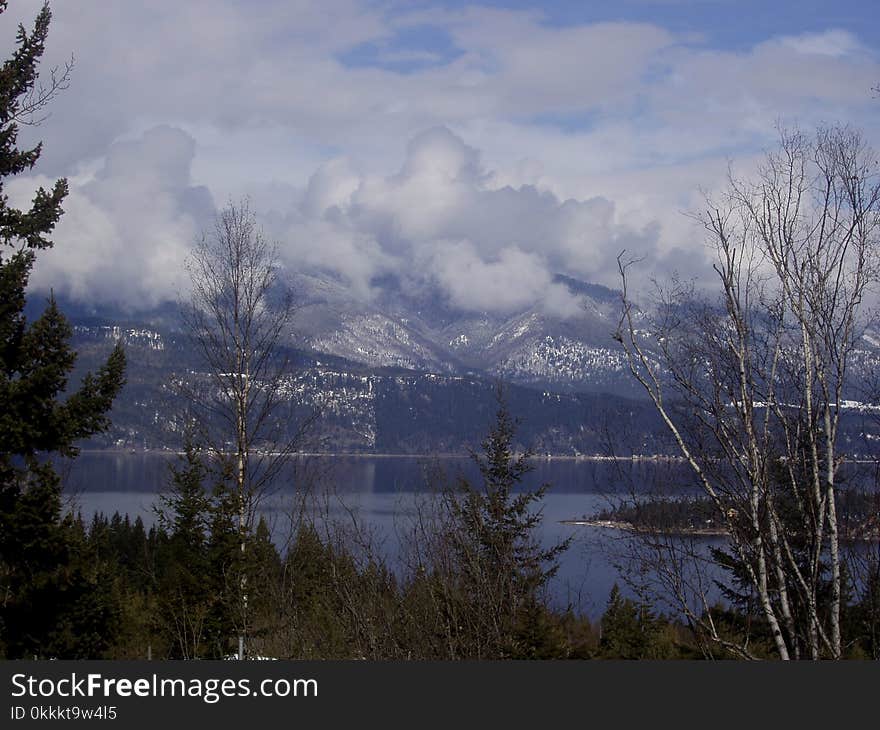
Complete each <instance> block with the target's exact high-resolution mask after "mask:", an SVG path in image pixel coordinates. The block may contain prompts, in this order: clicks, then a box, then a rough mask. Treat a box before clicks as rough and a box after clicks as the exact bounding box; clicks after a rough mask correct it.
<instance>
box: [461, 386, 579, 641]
mask: <svg viewBox="0 0 880 730" xmlns="http://www.w3.org/2000/svg"><path fill="white" fill-rule="evenodd" d="M496 399H497V402H498V410H497V413H496V416H495V422H494V424H493V425H492V427H491V428H490V429H489V432H488V435H487V437H486V438H485V439H484V440H483V442H482V444H481V451H480V453H474V454H473V455H472V457H473V460H474V461H475V463H476V465H477V467H478V469H479V472H480V475H481V477H482V484H479V485H474V484H472V483H471V482H470V481H469V480H467V479H464V478H462V479H460V481H459V485H458V487H459V488H458V490H456V491H449V492H447V493H446V495H445V497H446V509H447V511H448V514H449V515H450V518H451V519H450V522H449V524H450V527H451V529H450V530H449V535H448V539H449V541H450V544H451V547H452V551H453V554H454V555H455V565H456V573H457V574H458V580H459V590H460V591H461V594H462V595H461V598H462V599H463V604H464V605H463V606H462V608H461V610H463V612H464V615H465V617H466V620H465V621H464V622H462V623H463V625H469V626H470V627H472V628H471V629H470V630H468V633H469V634H470V635H469V636H463V637H462V639H463V641H464V647H465V648H464V651H465V652H466V653H472V652H473V653H475V655H476V656H479V657H495V658H504V657H517V656H532V655H535V654H536V653H542V652H544V651H545V650H546V648H541V647H543V645H544V644H546V643H547V642H548V641H549V640H550V639H549V636H540V637H539V636H538V633H540V632H538V629H539V628H540V627H541V626H543V627H544V628H545V629H546V630H547V631H548V632H549V631H550V630H551V628H550V626H549V624H545V623H542V622H541V621H539V617H540V616H541V613H542V612H541V608H542V606H541V601H542V591H543V589H544V588H545V586H546V585H547V583H548V581H549V580H550V579H551V578H552V577H553V576H554V575H555V574H556V571H557V570H558V567H559V565H558V558H559V556H560V555H561V554H562V553H563V552H564V551H565V550H567V549H568V547H569V545H570V542H571V541H570V539H569V540H564V541H562V542H561V543H559V544H557V545H554V546H552V547H549V548H544V547H542V545H541V544H540V542H539V540H538V538H537V536H536V535H537V531H538V529H539V528H540V524H541V520H542V515H541V511H540V508H539V505H540V503H541V500H542V499H543V497H544V494H545V493H546V492H547V489H548V488H549V485H548V484H543V485H541V486H540V487H538V488H537V489H533V490H519V489H518V487H519V485H520V483H521V482H522V480H523V479H524V478H525V477H526V475H527V474H528V473H529V472H530V471H532V469H533V466H532V464H531V463H530V461H529V460H530V457H531V456H532V454H531V452H529V451H526V452H524V453H520V454H516V453H515V452H514V438H515V435H516V425H517V424H516V421H515V420H514V418H513V417H512V416H511V414H510V412H509V411H508V409H507V405H506V403H505V401H504V395H503V392H502V390H501V389H500V388H499V390H498V392H497V394H496Z"/></svg>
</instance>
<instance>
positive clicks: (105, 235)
mask: <svg viewBox="0 0 880 730" xmlns="http://www.w3.org/2000/svg"><path fill="white" fill-rule="evenodd" d="M193 154H194V141H193V140H192V138H191V137H189V136H188V135H186V134H185V133H184V132H182V131H180V130H178V129H173V128H171V127H157V128H155V129H153V130H150V131H149V132H147V133H146V134H145V135H144V136H143V137H142V138H140V139H138V140H135V141H130V142H124V143H119V144H116V145H114V146H113V147H111V148H110V151H109V152H108V154H107V157H106V160H105V162H104V165H103V166H102V167H101V168H100V169H99V170H98V172H97V173H96V175H95V176H94V178H93V179H92V180H90V181H88V182H80V183H79V184H74V185H72V187H71V190H70V194H69V196H68V198H67V199H66V201H65V203H64V211H65V212H64V215H63V217H62V218H61V221H60V223H59V225H58V226H57V228H56V230H55V233H54V235H53V240H54V241H55V246H54V247H53V248H52V249H50V250H48V251H45V252H43V253H41V254H40V256H39V257H38V259H37V265H36V267H35V269H34V275H33V279H32V285H33V286H34V287H36V288H38V289H48V288H54V289H55V290H56V291H58V292H60V293H64V294H67V295H69V296H71V297H74V298H76V299H79V300H81V301H86V302H102V303H106V302H112V303H115V304H119V305H122V306H123V307H126V308H140V307H150V306H154V305H156V304H158V303H160V302H163V301H167V300H173V299H174V298H176V296H177V294H178V291H179V289H180V288H181V287H185V286H186V281H185V278H182V277H181V272H182V270H183V264H184V260H185V258H186V255H187V253H188V251H189V249H190V246H191V244H192V242H193V241H194V239H195V237H196V236H197V235H198V233H199V231H200V230H201V229H202V228H203V227H204V225H205V224H206V223H207V222H208V221H209V220H210V216H211V215H212V213H213V202H212V200H211V196H210V193H209V192H208V191H207V189H205V188H199V187H194V186H192V185H190V180H189V168H190V164H191V162H192V157H193ZM15 183H16V185H15V186H14V187H13V188H12V191H13V192H14V193H15V195H16V197H17V201H16V202H18V203H19V204H22V203H23V201H24V200H25V199H26V198H27V195H28V192H29V190H30V189H33V187H34V186H35V185H36V184H42V185H44V186H46V185H49V184H51V181H49V180H48V179H46V178H23V179H20V180H16V181H15Z"/></svg>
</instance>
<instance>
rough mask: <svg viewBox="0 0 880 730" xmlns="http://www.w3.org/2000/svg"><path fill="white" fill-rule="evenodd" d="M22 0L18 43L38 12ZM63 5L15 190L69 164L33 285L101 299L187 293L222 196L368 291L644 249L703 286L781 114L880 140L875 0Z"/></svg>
mask: <svg viewBox="0 0 880 730" xmlns="http://www.w3.org/2000/svg"><path fill="white" fill-rule="evenodd" d="M11 5H12V6H13V7H12V8H10V10H9V11H8V12H7V13H5V14H4V15H3V16H0V42H3V43H5V44H6V46H7V48H8V47H10V45H11V41H12V37H13V33H14V27H15V21H17V20H19V19H21V20H25V21H27V20H28V18H32V17H33V15H34V14H35V13H36V11H37V9H38V8H39V5H40V2H39V0H20V2H15V3H12V4H11ZM53 7H54V10H55V17H54V21H53V24H52V28H51V31H50V38H49V43H48V50H47V59H46V62H47V64H53V63H60V62H62V61H63V60H64V59H65V58H68V57H69V56H70V54H74V56H75V57H76V67H75V69H74V74H73V77H72V80H71V86H70V89H69V90H68V91H67V92H66V93H65V94H63V95H62V96H61V97H60V98H59V99H58V100H57V101H56V103H55V104H54V106H53V110H52V111H53V116H52V117H51V119H49V120H48V121H47V122H46V123H45V124H43V125H42V126H41V127H39V128H37V129H35V130H27V131H26V132H25V134H26V135H31V138H32V139H42V140H44V142H45V152H44V156H43V159H42V160H41V163H40V166H39V167H38V169H36V170H35V171H34V174H33V175H30V176H25V177H23V178H21V179H19V180H17V181H16V184H15V185H12V186H11V187H10V188H9V190H10V194H11V195H13V197H14V198H15V196H18V197H19V198H20V199H21V200H26V199H27V198H28V196H29V195H30V194H31V193H32V191H33V188H34V187H35V186H36V185H38V184H41V183H44V182H46V181H49V180H51V179H52V178H54V177H56V176H59V175H66V176H68V177H69V179H70V182H71V189H72V192H71V196H70V199H69V200H68V203H67V214H66V215H65V217H64V219H63V220H62V223H61V225H60V227H59V229H58V237H57V238H58V241H59V244H58V245H57V246H56V248H55V249H54V250H53V251H52V252H51V254H50V255H47V256H45V257H44V260H43V261H41V263H40V268H39V269H38V270H37V271H36V273H35V277H34V286H35V287H37V288H40V287H42V288H47V287H48V286H54V287H55V289H56V290H59V291H64V292H65V293H67V294H69V295H70V296H74V297H77V298H80V299H84V300H95V301H98V300H100V301H119V300H124V301H125V302H126V303H127V304H129V305H131V306H135V307H137V306H151V305H153V304H156V303H157V302H160V301H162V300H163V299H168V298H172V297H174V296H175V295H176V292H177V290H178V288H179V287H180V286H181V277H180V272H181V268H182V263H183V261H184V260H185V258H186V255H187V253H188V251H189V248H190V246H191V243H192V241H193V240H194V238H195V237H196V236H197V235H198V233H199V231H200V230H202V229H203V228H204V227H205V226H206V225H208V224H209V223H210V218H211V214H212V212H213V210H214V209H215V208H216V207H218V206H222V205H223V204H224V203H225V202H226V201H228V200H229V199H230V198H232V199H235V198H237V197H239V196H241V195H245V194H246V195H249V196H251V198H252V200H253V205H254V208H255V209H256V210H257V211H258V213H259V215H260V218H261V220H262V221H263V223H264V225H265V226H266V229H267V232H268V233H269V234H270V235H272V236H273V237H274V238H276V239H277V240H278V242H279V244H280V248H281V250H282V252H283V255H284V257H285V261H286V262H287V265H289V266H290V267H291V269H323V270H328V271H330V272H332V273H333V274H334V275H336V276H338V277H340V279H341V280H343V281H345V282H346V283H347V284H348V285H349V286H350V290H351V292H352V294H353V295H354V296H358V297H363V298H365V299H369V298H370V297H371V296H373V295H374V293H375V291H374V282H376V281H379V280H381V279H382V277H383V276H384V275H386V274H389V273H391V274H397V275H407V276H422V277H424V278H426V279H431V280H432V281H434V282H435V283H437V284H439V285H440V286H441V287H442V288H443V290H444V291H445V292H446V294H447V295H448V296H449V298H450V299H451V300H452V301H453V302H454V303H456V304H458V305H460V306H462V307H464V308H467V309H475V310H480V309H486V308H496V309H499V308H500V309H505V308H506V309H511V310H512V309H515V308H517V307H519V306H523V305H526V304H528V303H530V302H531V301H534V300H536V299H541V298H544V299H545V300H546V301H547V302H548V304H547V306H548V307H550V308H552V309H554V311H558V312H566V311H570V310H571V308H572V302H570V301H566V300H565V298H564V297H562V296H561V295H560V294H559V292H555V293H554V292H552V291H550V290H549V289H548V282H549V281H550V277H551V276H552V274H553V273H565V274H568V275H571V276H576V277H579V278H582V279H586V280H589V281H596V282H599V283H605V284H614V283H615V257H616V255H617V253H618V252H619V250H620V248H622V247H626V248H628V249H629V250H632V251H635V252H638V253H639V254H640V255H642V256H643V257H644V259H645V262H646V263H645V269H646V271H647V273H649V274H653V273H657V274H661V275H662V274H664V273H667V272H669V271H672V270H676V271H679V272H682V273H684V274H686V275H688V276H695V277H699V276H702V275H703V274H704V273H705V271H706V270H708V268H709V265H708V261H707V260H706V257H705V249H704V247H703V243H702V233H701V231H700V230H699V229H698V228H697V227H695V226H694V224H693V222H692V220H691V219H690V218H688V217H687V216H686V215H685V214H684V213H686V212H687V211H690V210H694V209H696V208H699V206H700V205H701V203H702V197H701V196H702V193H701V191H702V190H709V191H711V190H717V189H718V188H719V187H720V186H722V185H723V184H724V179H725V175H726V174H727V170H728V166H729V165H731V164H732V165H733V166H734V168H735V169H736V171H737V172H738V173H740V174H743V175H748V174H749V173H750V171H751V170H753V169H754V167H755V165H756V164H757V162H758V161H759V159H760V157H761V155H762V154H763V152H764V151H765V150H767V149H770V148H772V146H773V144H774V143H775V139H776V137H777V132H776V125H777V124H779V123H782V124H785V125H800V126H801V127H802V128H804V129H808V130H809V129H812V128H813V127H815V126H816V125H818V124H822V123H846V124H851V125H853V126H855V127H857V128H859V129H861V130H862V131H863V133H864V135H865V137H866V138H867V139H868V141H869V142H871V143H872V144H873V145H874V146H875V147H877V146H880V145H878V143H880V99H878V98H877V94H876V93H874V92H872V87H873V86H876V85H878V84H880V23H878V22H877V18H876V15H877V13H876V11H875V10H874V8H873V7H872V4H871V3H868V2H846V1H841V2H819V1H818V0H801V1H800V2H756V1H755V0H746V1H738V2H725V1H723V0H643V1H638V0H617V1H616V2H610V1H605V0H599V1H596V0H592V1H590V2H586V1H583V2H573V1H571V2H569V1H559V2H548V3H537V4H536V3H529V2H522V1H517V2H491V1H488V2H483V3H480V4H471V3H463V2H436V1H435V2H394V1H391V2H388V1H385V2H373V1H371V0H320V1H317V0H261V1H260V2H246V1H245V0H187V1H185V2H183V1H181V0H155V1H154V2H151V3H107V2H104V1H102V0H78V1H77V2H76V3H71V2H59V1H58V0H56V2H55V3H54V4H53ZM62 241H63V244H62V243H61V242H62ZM497 281H503V282H507V285H506V286H504V287H502V288H499V287H497V286H493V285H492V282H497ZM511 291H514V292H518V295H517V296H511V295H510V292H511ZM481 293H483V295H482V296H481Z"/></svg>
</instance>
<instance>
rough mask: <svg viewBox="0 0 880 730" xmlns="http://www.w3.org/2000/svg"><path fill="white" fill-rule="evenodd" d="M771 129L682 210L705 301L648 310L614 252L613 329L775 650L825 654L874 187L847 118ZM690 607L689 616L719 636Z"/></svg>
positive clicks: (876, 201)
mask: <svg viewBox="0 0 880 730" xmlns="http://www.w3.org/2000/svg"><path fill="white" fill-rule="evenodd" d="M780 137H781V139H780V145H779V148H778V149H777V150H776V151H774V152H772V153H769V154H768V155H767V156H766V158H765V159H764V161H763V163H762V164H761V166H760V167H759V169H758V171H757V175H756V177H755V179H754V180H752V181H744V180H740V179H737V178H736V177H734V175H733V174H732V173H731V174H730V175H729V180H728V186H727V189H726V191H725V192H724V193H723V195H722V196H721V197H720V198H718V199H709V200H707V209H706V211H705V212H704V213H702V214H700V215H698V216H696V218H697V219H698V220H699V221H700V222H701V223H702V225H703V226H704V227H705V230H706V233H707V240H708V244H709V246H710V248H711V249H712V251H713V253H714V258H715V261H714V266H713V268H714V272H715V275H716V277H717V278H716V281H717V283H718V285H719V288H720V296H719V297H718V299H717V300H710V299H709V298H707V297H705V296H702V295H699V294H697V293H696V292H695V291H694V289H693V287H692V286H686V285H682V284H680V283H673V284H672V285H670V286H669V287H660V288H659V296H658V307H657V309H656V314H655V315H652V316H648V315H647V314H645V313H643V312H642V311H640V310H639V309H637V308H636V306H635V305H634V303H633V299H632V297H631V294H630V291H629V289H628V277H627V273H628V269H629V267H630V266H631V265H632V263H633V262H632V261H628V260H626V259H625V254H622V255H621V257H620V259H619V264H620V274H621V279H622V282H623V310H622V317H621V320H620V324H619V328H618V331H617V333H616V339H617V340H618V341H619V342H620V343H621V344H622V345H623V349H624V351H625V353H626V356H627V358H628V362H629V366H630V369H631V371H632V373H633V375H634V376H635V378H636V379H637V380H638V382H639V383H640V384H641V385H642V386H643V387H644V389H645V391H646V392H647V394H648V396H649V397H650V399H651V401H652V402H653V404H654V406H655V407H656V409H657V411H658V413H659V414H660V416H661V418H662V420H663V421H664V423H665V425H666V427H667V428H668V429H669V432H670V433H671V434H672V436H673V438H674V440H675V443H676V444H677V447H678V450H679V452H680V454H681V455H682V457H683V458H684V459H685V460H686V462H687V463H688V464H689V466H690V468H691V470H692V471H693V473H694V475H695V476H696V478H697V481H698V482H699V484H700V486H701V488H702V491H703V492H704V493H705V496H706V497H707V498H708V499H709V500H710V501H711V502H712V504H713V505H714V506H715V511H716V514H717V518H718V520H719V522H720V523H722V524H724V525H725V526H726V528H727V532H728V533H729V540H730V549H731V551H732V553H733V554H734V556H735V558H736V559H737V560H738V562H739V564H740V565H741V567H742V570H743V571H744V575H745V576H746V581H747V583H748V584H749V586H750V588H751V590H752V591H753V593H754V595H755V597H756V600H757V602H758V604H759V606H760V609H759V613H760V615H761V616H762V617H763V619H764V621H765V622H766V625H767V626H768V627H769V631H770V633H771V635H772V641H773V645H774V647H775V650H776V653H777V654H778V656H779V657H780V658H782V659H795V658H813V659H816V658H820V657H827V658H834V659H838V658H841V656H842V655H843V651H844V639H843V637H842V636H841V609H842V606H841V602H842V600H843V599H842V594H843V588H844V586H843V576H842V573H841V568H842V565H843V562H844V561H843V558H842V556H841V530H840V524H839V521H838V515H837V507H836V504H837V500H836V492H837V489H838V475H839V469H840V466H841V463H842V461H843V459H844V454H843V453H842V452H841V449H840V446H839V444H838V432H839V426H840V419H841V412H842V407H843V402H844V397H845V395H844V394H845V389H846V387H847V377H848V375H849V370H848V366H850V364H851V356H852V353H853V351H854V349H855V348H856V346H857V343H858V342H859V339H860V336H861V333H862V328H863V327H864V325H865V310H864V306H863V301H864V298H865V296H866V294H867V293H868V292H869V290H870V289H871V287H872V286H873V285H874V284H875V283H876V282H877V277H878V258H877V254H878V234H880V186H878V175H877V162H876V157H875V155H874V153H873V151H872V150H871V149H869V148H868V147H867V145H866V144H865V143H864V141H863V139H862V138H861V136H860V135H859V134H858V133H857V132H855V131H853V130H852V129H850V128H848V127H830V128H822V129H819V130H818V131H817V133H816V134H815V136H807V135H806V134H803V133H801V132H798V131H785V130H783V131H782V132H781V135H780ZM682 598H683V597H682ZM703 609H704V610H703V611H702V612H692V615H690V616H689V618H690V619H691V620H692V621H693V622H694V623H696V624H699V628H700V629H702V630H703V631H704V633H705V634H706V635H708V636H709V637H710V638H713V639H715V640H716V641H718V642H719V643H722V642H723V641H725V639H723V638H722V637H721V636H720V635H719V634H718V633H717V631H715V627H714V625H713V619H712V615H711V609H710V606H709V605H708V603H707V604H705V605H704V606H703ZM729 648H730V649H731V651H733V652H734V653H736V654H739V655H741V656H749V655H750V652H749V648H748V646H746V645H740V646H731V647H729Z"/></svg>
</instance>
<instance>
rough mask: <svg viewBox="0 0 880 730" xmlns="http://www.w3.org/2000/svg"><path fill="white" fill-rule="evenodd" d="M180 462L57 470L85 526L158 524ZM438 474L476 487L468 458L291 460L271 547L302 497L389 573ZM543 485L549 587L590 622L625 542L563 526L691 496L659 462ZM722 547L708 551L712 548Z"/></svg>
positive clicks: (84, 462)
mask: <svg viewBox="0 0 880 730" xmlns="http://www.w3.org/2000/svg"><path fill="white" fill-rule="evenodd" d="M176 459H177V457H176V456H175V455H174V454H172V453H165V452H84V453H82V454H81V455H80V456H79V458H77V459H76V460H75V461H73V462H64V463H62V464H60V465H59V471H60V473H61V474H62V478H63V481H64V486H65V496H66V499H67V503H68V507H69V508H71V509H74V510H79V511H81V512H82V513H83V515H84V516H86V517H91V515H92V514H94V513H95V512H103V513H105V514H110V515H112V514H113V513H114V512H116V511H119V512H120V513H128V514H129V515H130V516H131V517H132V519H134V518H135V517H136V516H140V517H142V518H143V520H144V521H145V523H146V524H147V525H151V524H153V522H154V521H155V513H154V511H153V505H154V504H155V503H156V501H157V496H158V494H159V493H160V492H161V491H162V490H163V489H165V488H166V487H167V484H168V473H169V466H170V465H171V464H173V463H175V460H176ZM438 470H439V471H441V472H442V473H444V474H445V475H446V478H447V479H454V478H456V477H457V476H458V475H463V476H465V477H467V478H469V479H472V480H473V481H474V483H479V480H478V479H477V476H478V472H477V470H476V467H475V465H474V464H473V462H472V461H471V460H470V459H468V458H467V457H462V458H456V457H447V458H441V459H428V458H420V457H377V456H314V457H302V458H296V459H291V460H290V462H289V468H286V469H285V470H284V471H283V472H282V474H281V475H280V477H279V478H278V479H277V481H276V486H275V489H273V491H272V493H271V494H268V495H267V496H266V498H265V499H264V500H263V501H262V503H261V508H260V512H261V514H262V515H263V516H264V517H265V518H266V520H267V522H268V523H269V525H270V527H271V529H272V531H273V537H274V539H275V540H276V542H277V543H279V544H282V543H283V542H284V540H285V538H286V537H287V536H288V535H289V533H290V529H289V526H290V524H291V521H290V518H289V515H290V513H291V511H292V508H293V505H294V503H295V497H296V495H297V494H301V493H302V492H303V491H304V490H310V493H312V494H314V495H319V496H320V500H319V501H320V503H321V505H322V514H324V515H325V516H329V518H330V519H334V520H340V521H341V522H347V523H349V524H351V522H352V516H353V515H355V516H357V518H358V521H359V523H360V524H363V525H366V526H368V528H369V529H370V531H371V532H372V533H373V534H374V536H375V538H376V540H377V542H378V544H379V547H380V550H381V552H382V553H383V554H384V555H385V557H386V558H387V559H388V560H389V563H390V564H392V565H394V564H396V563H397V562H398V561H399V557H400V555H401V540H402V537H401V536H402V535H404V534H406V532H407V529H408V527H409V526H410V525H411V524H412V519H413V517H414V516H415V515H416V513H417V507H418V505H419V503H420V501H422V502H423V501H424V499H425V498H426V497H428V496H429V495H430V493H431V491H432V486H431V484H430V483H429V482H430V479H429V476H428V475H430V474H434V473H436V472H437V471H438ZM543 483H548V484H549V485H550V488H549V489H548V491H547V494H546V496H545V497H544V500H543V518H544V519H543V522H542V526H541V534H540V538H541V541H542V543H543V544H545V545H548V546H549V545H551V544H554V543H557V542H558V541H560V540H563V539H565V538H567V537H573V538H574V539H573V542H572V545H571V547H570V548H569V550H568V551H567V552H566V553H564V554H563V556H562V559H561V560H560V569H559V572H558V574H557V576H556V577H555V578H554V580H553V583H552V585H551V591H552V596H553V600H554V602H555V603H556V604H557V605H560V606H565V605H568V604H571V605H572V606H574V607H575V608H576V609H578V610H580V611H582V612H584V613H586V614H587V615H589V616H591V617H592V618H598V617H599V616H600V615H601V613H602V611H603V610H604V607H605V604H606V601H607V599H608V594H609V592H610V591H611V588H612V586H613V585H614V583H615V582H617V583H619V584H620V585H621V588H624V592H625V593H629V591H627V590H626V589H625V587H624V585H623V581H622V579H621V576H620V572H619V570H618V568H617V565H618V563H619V562H620V554H621V552H622V551H623V550H622V549H623V547H624V545H623V544H622V543H624V541H626V540H627V539H628V537H629V536H627V535H625V534H621V533H620V532H618V531H615V530H610V529H607V528H599V527H591V526H578V525H566V524H562V523H561V521H562V520H569V519H573V518H578V517H583V516H585V515H592V514H594V513H596V512H597V511H599V510H601V509H603V508H605V507H608V506H610V505H611V503H612V502H613V500H615V499H617V498H621V497H625V496H626V495H628V494H645V493H647V492H649V491H651V490H652V489H654V488H656V487H657V486H658V485H661V484H662V485H670V484H674V485H676V486H680V487H681V488H682V489H688V490H689V489H690V488H691V481H690V479H689V474H688V472H687V470H686V469H685V468H684V467H683V465H681V464H679V463H675V462H656V461H647V460H646V461H629V460H625V461H622V462H611V461H589V460H572V459H558V458H556V459H549V460H547V459H536V460H535V461H534V470H533V471H532V472H531V473H530V474H529V475H528V476H527V477H526V479H525V480H524V482H523V485H522V486H523V488H535V487H537V486H539V485H540V484H543ZM718 542H720V539H715V540H714V541H711V540H710V541H706V543H707V544H716V543H718Z"/></svg>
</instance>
